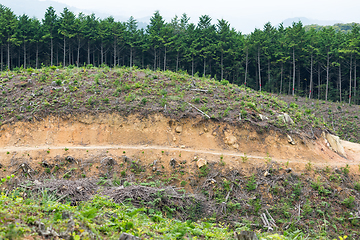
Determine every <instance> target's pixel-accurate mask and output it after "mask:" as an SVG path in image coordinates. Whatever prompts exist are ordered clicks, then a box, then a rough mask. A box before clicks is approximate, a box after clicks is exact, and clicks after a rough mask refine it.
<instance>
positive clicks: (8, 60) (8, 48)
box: [7, 39, 10, 70]
mask: <svg viewBox="0 0 360 240" xmlns="http://www.w3.org/2000/svg"><path fill="white" fill-rule="evenodd" d="M7 68H8V70H10V41H9V39H8V44H7Z"/></svg>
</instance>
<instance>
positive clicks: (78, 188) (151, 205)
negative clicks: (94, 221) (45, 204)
mask: <svg viewBox="0 0 360 240" xmlns="http://www.w3.org/2000/svg"><path fill="white" fill-rule="evenodd" d="M98 183H99V180H96V179H80V180H75V181H69V180H48V181H45V182H39V181H37V180H35V181H32V182H28V183H27V188H28V189H29V190H31V191H28V194H29V196H28V197H36V196H38V195H42V194H44V192H45V193H46V194H47V195H48V196H51V199H52V200H53V201H58V202H66V201H68V202H71V205H77V204H79V202H82V201H88V200H91V199H92V198H93V197H94V196H95V195H100V196H106V197H108V198H110V199H112V200H113V201H114V202H115V203H119V204H132V205H133V206H135V207H137V208H141V207H144V208H147V209H148V210H149V211H150V213H153V212H155V211H161V212H162V213H165V214H166V215H168V216H173V217H176V218H178V219H181V220H187V219H191V220H197V219H199V218H201V217H205V216H210V215H211V214H212V213H213V212H215V211H216V207H215V205H214V203H212V202H210V201H208V200H207V199H206V198H204V197H203V196H201V195H198V194H186V193H184V192H183V191H180V190H179V189H178V188H175V187H171V186H166V187H163V188H157V187H148V186H141V185H135V184H134V185H130V186H126V187H124V186H112V185H111V184H110V183H107V184H104V185H99V184H98ZM22 186H24V184H22Z"/></svg>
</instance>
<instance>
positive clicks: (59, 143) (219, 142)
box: [0, 114, 360, 177]
mask: <svg viewBox="0 0 360 240" xmlns="http://www.w3.org/2000/svg"><path fill="white" fill-rule="evenodd" d="M291 137H292V138H293V139H294V141H295V143H296V144H295V145H292V144H290V143H289V141H288V137H287V135H286V134H283V133H281V132H278V131H274V130H269V129H264V128H260V127H258V126H254V125H251V124H250V123H249V124H241V125H236V124H230V123H224V122H218V121H213V120H204V119H202V118H186V119H185V118H183V119H179V120H174V119H171V118H169V117H166V116H164V115H161V114H153V115H150V116H147V117H143V116H139V115H132V116H128V117H122V116H120V115H117V114H99V115H98V116H92V115H85V114H83V115H79V116H70V115H69V116H66V117H54V116H52V117H47V118H45V119H43V120H41V121H38V122H16V123H13V124H7V125H3V126H2V127H1V129H0V159H1V165H2V166H3V168H4V169H6V171H1V172H0V176H1V177H3V176H5V175H7V174H9V173H13V172H14V171H16V170H17V169H18V168H19V166H20V164H21V163H27V164H29V166H31V167H32V168H33V169H35V168H37V167H38V166H39V163H42V162H43V161H49V160H51V159H57V158H65V157H66V156H72V157H73V158H74V159H77V160H76V161H77V163H79V162H81V163H83V162H89V161H90V162H91V163H92V164H94V166H100V165H101V160H102V159H104V158H105V157H107V156H111V157H113V158H114V159H115V161H117V159H121V158H123V156H124V155H126V156H128V157H131V158H132V159H138V160H141V162H142V164H143V165H144V166H147V167H149V169H150V166H152V165H151V164H152V163H154V160H157V162H158V164H161V165H162V166H163V168H165V169H164V170H166V169H168V168H170V166H169V162H170V160H171V159H172V158H174V159H175V160H176V161H184V160H186V161H187V163H186V165H188V167H187V168H186V169H185V171H186V172H187V173H189V174H190V175H191V174H192V173H193V172H194V171H196V169H197V168H196V164H195V162H194V159H195V158H196V157H197V158H204V159H206V160H207V161H208V162H209V163H211V162H217V163H218V162H220V161H223V162H224V164H226V166H227V167H229V168H230V169H231V168H236V169H240V168H245V169H248V168H249V167H251V166H256V165H258V164H263V163H265V162H266V161H271V160H272V161H276V162H279V163H281V164H284V166H285V164H286V166H289V167H291V168H292V169H293V170H295V171H303V170H304V168H305V166H306V164H308V163H309V162H311V164H312V165H314V166H318V167H325V166H336V167H344V166H345V165H346V164H349V166H350V169H351V171H356V172H357V171H358V169H359V167H358V164H359V163H360V157H359V156H360V147H359V146H360V145H359V144H354V143H349V142H345V141H342V143H343V145H344V148H345V151H346V152H347V156H348V158H347V159H345V158H343V157H341V156H339V155H338V154H336V153H334V152H333V151H332V150H330V149H329V148H328V147H327V146H326V143H325V141H324V139H323V138H322V137H320V136H319V137H318V138H317V139H316V140H311V139H308V138H305V137H302V136H300V135H294V136H291ZM245 156H246V157H247V158H248V161H245ZM164 166H165V167H164ZM94 174H97V172H96V171H89V172H87V173H86V176H87V177H90V176H92V175H94Z"/></svg>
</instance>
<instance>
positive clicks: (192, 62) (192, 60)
mask: <svg viewBox="0 0 360 240" xmlns="http://www.w3.org/2000/svg"><path fill="white" fill-rule="evenodd" d="M191 76H192V77H193V76H194V56H192V58H191Z"/></svg>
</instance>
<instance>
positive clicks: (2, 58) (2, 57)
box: [0, 44, 4, 71]
mask: <svg viewBox="0 0 360 240" xmlns="http://www.w3.org/2000/svg"><path fill="white" fill-rule="evenodd" d="M0 51H1V71H3V64H4V61H3V60H4V56H3V45H2V44H1V49H0Z"/></svg>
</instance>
